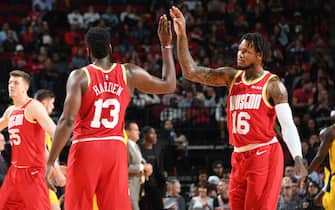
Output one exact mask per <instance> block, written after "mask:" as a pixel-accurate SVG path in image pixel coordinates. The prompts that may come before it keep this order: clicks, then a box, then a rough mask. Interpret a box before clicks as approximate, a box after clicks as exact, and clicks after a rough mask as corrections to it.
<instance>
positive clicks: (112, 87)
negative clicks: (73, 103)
mask: <svg viewBox="0 0 335 210" xmlns="http://www.w3.org/2000/svg"><path fill="white" fill-rule="evenodd" d="M93 90H94V92H95V95H99V94H101V93H105V92H108V93H113V94H115V95H117V96H120V95H121V93H122V91H123V87H121V85H119V84H116V83H113V82H103V83H98V84H96V85H94V86H93Z"/></svg>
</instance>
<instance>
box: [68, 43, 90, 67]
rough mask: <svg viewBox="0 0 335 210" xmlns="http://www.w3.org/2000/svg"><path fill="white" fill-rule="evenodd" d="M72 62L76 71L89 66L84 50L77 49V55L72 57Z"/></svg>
mask: <svg viewBox="0 0 335 210" xmlns="http://www.w3.org/2000/svg"><path fill="white" fill-rule="evenodd" d="M71 62H72V65H73V68H74V69H80V68H81V67H83V66H86V65H88V60H87V57H86V56H85V54H84V51H83V49H82V48H78V49H77V52H76V53H75V55H74V56H72V60H71Z"/></svg>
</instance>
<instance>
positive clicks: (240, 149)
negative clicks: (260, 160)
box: [234, 137, 278, 152]
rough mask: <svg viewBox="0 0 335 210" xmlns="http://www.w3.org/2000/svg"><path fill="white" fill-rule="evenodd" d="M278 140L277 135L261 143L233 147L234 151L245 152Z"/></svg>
mask: <svg viewBox="0 0 335 210" xmlns="http://www.w3.org/2000/svg"><path fill="white" fill-rule="evenodd" d="M276 142H278V139H277V137H274V138H273V139H272V140H271V141H268V142H265V143H261V144H248V145H245V146H242V147H234V152H247V151H250V150H253V149H256V148H258V147H262V146H266V145H269V144H273V143H276Z"/></svg>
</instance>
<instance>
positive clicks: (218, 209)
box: [214, 179, 230, 210]
mask: <svg viewBox="0 0 335 210" xmlns="http://www.w3.org/2000/svg"><path fill="white" fill-rule="evenodd" d="M228 185H229V180H228V179H221V180H220V181H219V183H218V185H217V193H218V196H217V197H216V198H215V199H214V210H229V209H230V207H229V196H228Z"/></svg>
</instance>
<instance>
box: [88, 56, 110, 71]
mask: <svg viewBox="0 0 335 210" xmlns="http://www.w3.org/2000/svg"><path fill="white" fill-rule="evenodd" d="M92 64H93V65H96V66H98V67H100V68H102V69H106V70H107V69H109V68H110V66H111V63H110V60H109V56H107V57H104V58H101V59H97V58H94V59H93V62H92Z"/></svg>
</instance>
